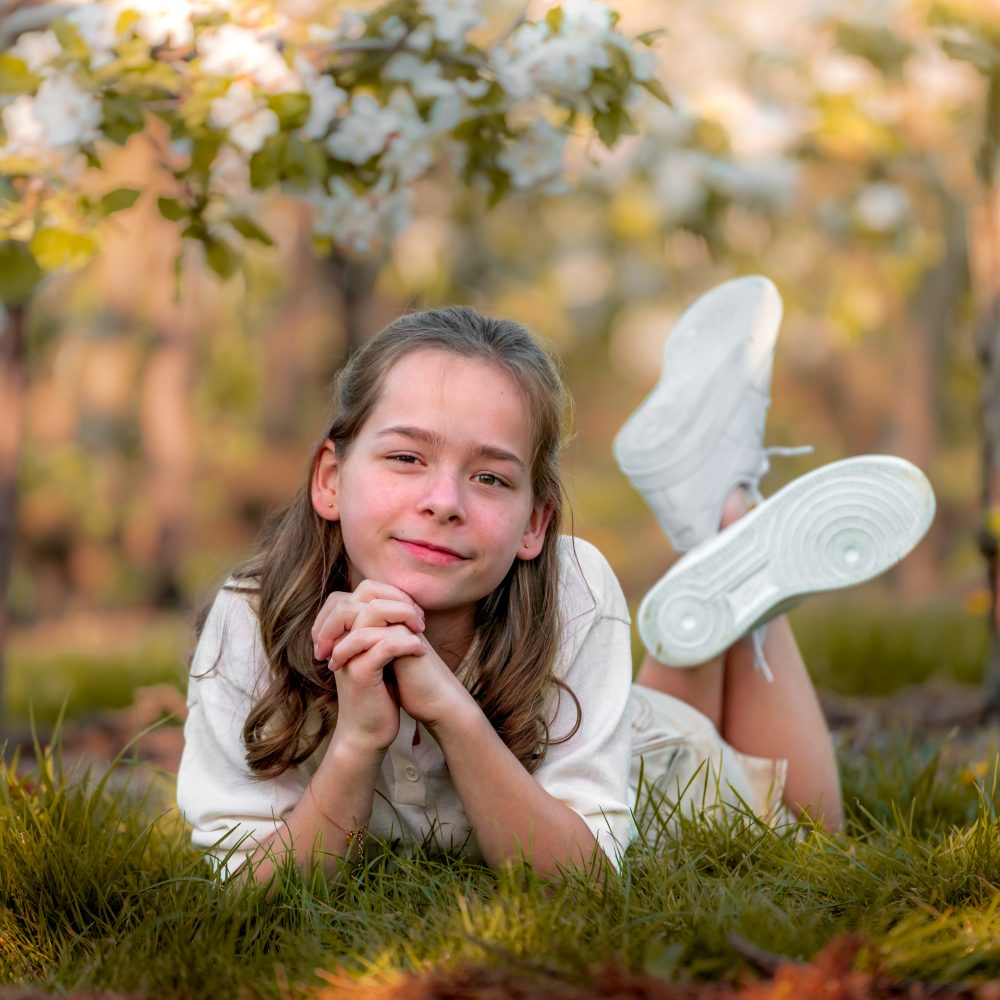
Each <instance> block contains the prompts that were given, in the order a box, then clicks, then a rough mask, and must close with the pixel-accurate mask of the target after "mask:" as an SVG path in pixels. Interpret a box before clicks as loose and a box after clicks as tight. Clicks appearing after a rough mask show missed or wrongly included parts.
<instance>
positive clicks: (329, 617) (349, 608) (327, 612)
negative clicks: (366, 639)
mask: <svg viewBox="0 0 1000 1000" xmlns="http://www.w3.org/2000/svg"><path fill="white" fill-rule="evenodd" d="M338 596H339V597H340V598H342V599H341V600H339V601H337V602H330V601H329V600H328V601H327V603H326V605H324V610H323V611H321V612H320V614H319V617H317V619H316V624H315V625H314V626H313V631H312V638H313V655H314V656H315V657H316V659H317V660H323V659H326V657H328V656H329V655H330V650H331V649H333V646H334V643H336V642H337V640H338V639H339V638H340V637H341V636H342V635H343V634H344V633H345V632H349V631H350V630H351V629H352V628H353V627H354V622H355V620H356V619H357V617H358V614H359V613H360V612H361V610H362V609H363V608H364V605H363V604H360V603H359V602H358V601H356V600H355V599H354V597H353V595H351V594H341V595H338Z"/></svg>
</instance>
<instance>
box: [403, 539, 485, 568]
mask: <svg viewBox="0 0 1000 1000" xmlns="http://www.w3.org/2000/svg"><path fill="white" fill-rule="evenodd" d="M396 541H397V542H398V543H399V544H400V545H402V547H403V548H404V549H405V550H406V551H407V552H408V553H409V554H410V555H412V556H414V557H415V558H417V559H419V560H421V562H426V563H430V564H431V565H433V566H451V565H453V564H454V563H458V562H464V561H465V560H466V558H468V557H467V556H463V555H462V554H461V553H460V552H456V551H455V550H454V549H448V548H445V547H444V546H442V545H432V544H431V543H430V542H417V541H413V540H411V539H407V538H397V539H396Z"/></svg>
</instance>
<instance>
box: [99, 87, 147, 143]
mask: <svg viewBox="0 0 1000 1000" xmlns="http://www.w3.org/2000/svg"><path fill="white" fill-rule="evenodd" d="M102 107H103V113H104V134H105V135H106V136H107V137H108V138H109V139H110V140H111V141H112V142H115V143H117V144H118V145H119V146H123V145H124V144H125V142H126V141H127V140H128V139H129V137H130V136H133V135H135V133H136V132H141V131H142V130H143V128H144V127H145V125H146V120H145V116H144V114H143V110H142V104H141V103H140V102H139V101H136V100H133V99H132V98H130V97H125V96H124V95H123V94H116V93H114V92H113V91H111V92H108V93H106V94H105V95H104V97H103V99H102Z"/></svg>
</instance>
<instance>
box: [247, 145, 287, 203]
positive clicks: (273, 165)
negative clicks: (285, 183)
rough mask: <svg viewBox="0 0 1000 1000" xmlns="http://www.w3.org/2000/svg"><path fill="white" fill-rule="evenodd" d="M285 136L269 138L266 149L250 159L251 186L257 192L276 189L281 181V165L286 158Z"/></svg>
mask: <svg viewBox="0 0 1000 1000" xmlns="http://www.w3.org/2000/svg"><path fill="white" fill-rule="evenodd" d="M285 140H286V137H285V136H283V135H272V136H268V138H267V141H266V142H265V143H264V148H263V149H261V150H259V151H258V152H256V153H254V154H253V156H252V157H251V158H250V186H251V187H252V188H253V189H254V190H255V191H262V190H266V189H267V188H269V187H274V186H275V185H276V184H277V183H278V181H279V180H281V164H282V162H283V161H284V158H285Z"/></svg>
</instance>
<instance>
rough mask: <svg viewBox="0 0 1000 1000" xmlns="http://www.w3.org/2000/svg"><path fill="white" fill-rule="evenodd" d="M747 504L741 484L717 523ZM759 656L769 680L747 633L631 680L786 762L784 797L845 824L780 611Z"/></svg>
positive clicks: (832, 825)
mask: <svg viewBox="0 0 1000 1000" xmlns="http://www.w3.org/2000/svg"><path fill="white" fill-rule="evenodd" d="M746 511H747V504H746V498H745V496H744V494H743V491H742V490H739V489H737V490H734V491H733V493H732V494H731V495H730V497H729V499H728V500H727V502H726V509H725V511H724V513H723V518H722V525H721V526H722V527H726V525H728V524H730V523H732V521H734V520H736V518H738V517H740V516H742V515H743V514H744V513H746ZM764 656H765V659H766V660H767V663H768V666H769V667H770V668H771V672H772V673H773V674H774V681H773V683H768V681H767V679H766V678H765V677H764V676H763V675H762V674H761V673H760V671H758V670H757V669H756V668H755V666H754V652H753V646H752V644H751V643H750V641H749V640H748V639H744V640H741V641H740V642H738V643H736V644H735V645H734V646H732V647H730V649H728V650H727V651H726V652H725V653H724V654H723V655H722V656H720V657H717V658H716V659H714V660H710V661H708V662H707V663H704V664H701V665H700V666H697V667H685V668H683V669H678V668H674V667H670V666H667V665H665V664H663V663H660V662H659V661H658V660H655V659H654V658H653V657H651V656H646V658H645V659H644V660H643V662H642V666H641V667H640V669H639V674H638V676H637V678H636V683H638V684H642V685H644V686H646V687H650V688H654V689H655V690H657V691H663V692H664V693H666V694H669V695H673V696H674V697H675V698H680V699H681V700H682V701H685V702H687V703H688V704H689V705H692V706H693V707H694V708H697V709H698V710H699V711H701V712H702V713H703V714H704V715H706V716H708V718H709V719H711V720H712V722H713V723H714V725H715V727H716V728H717V729H718V730H719V732H720V733H721V734H722V737H723V739H724V740H725V741H726V742H727V743H728V744H729V745H730V746H732V747H734V748H735V749H737V750H740V751H742V752H743V753H747V754H752V755H754V756H757V757H770V758H775V759H778V758H784V759H785V760H787V761H788V777H787V780H786V784H785V802H786V804H787V805H788V806H789V807H791V809H792V810H793V811H794V812H796V813H801V812H803V811H807V812H808V814H809V816H810V817H811V818H812V819H813V820H815V821H816V823H817V824H819V825H821V826H823V827H825V828H826V829H828V830H836V829H839V828H840V826H841V825H842V823H843V811H842V803H841V794H840V779H839V775H838V771H837V761H836V757H835V755H834V751H833V742H832V740H831V739H830V732H829V729H828V728H827V724H826V719H825V718H824V716H823V711H822V709H821V708H820V704H819V699H818V698H817V697H816V690H815V688H814V687H813V684H812V680H811V679H810V677H809V674H808V672H807V670H806V667H805V663H804V662H803V660H802V656H801V654H800V653H799V648H798V646H797V645H796V642H795V637H794V636H793V635H792V630H791V628H790V627H789V625H788V621H787V620H786V619H785V618H784V617H783V616H782V617H780V618H776V619H774V620H773V621H771V622H769V623H768V626H767V638H766V639H765V642H764Z"/></svg>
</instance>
